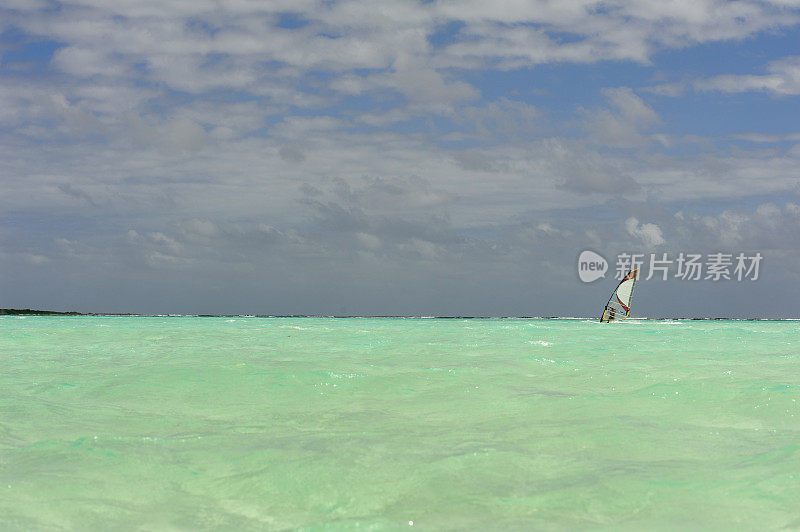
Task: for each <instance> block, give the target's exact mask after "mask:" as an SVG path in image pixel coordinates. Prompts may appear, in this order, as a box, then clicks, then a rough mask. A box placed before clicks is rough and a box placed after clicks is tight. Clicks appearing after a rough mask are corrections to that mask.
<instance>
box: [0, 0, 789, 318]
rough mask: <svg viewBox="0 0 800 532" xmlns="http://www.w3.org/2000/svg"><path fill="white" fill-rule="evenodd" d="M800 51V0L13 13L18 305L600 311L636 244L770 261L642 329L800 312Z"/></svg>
mask: <svg viewBox="0 0 800 532" xmlns="http://www.w3.org/2000/svg"><path fill="white" fill-rule="evenodd" d="M799 37H800V1H798V0H739V1H732V2H724V1H717V0H673V1H669V0H642V1H635V2H632V1H624V2H623V1H615V0H610V1H584V0H538V1H536V0H528V1H525V0H497V1H494V2H486V1H472V0H461V1H455V0H431V1H421V0H407V1H406V0H402V1H401V0H396V1H389V0H387V1H382V2H374V1H365V0H360V1H335V0H291V1H289V0H271V1H270V0H263V1H262V0H258V1H256V0H170V1H162V0H159V1H153V0H115V1H114V2H108V1H100V0H72V1H63V2H57V1H55V0H2V1H1V2H0V58H1V59H0V307H17V308H20V307H33V308H48V309H57V310H79V311H107V312H142V313H258V314H360V315H365V314H393V315H396V314H421V315H433V314H436V315H453V314H458V315H577V316H586V315H597V314H599V313H600V311H601V310H602V306H603V304H604V303H605V299H606V298H607V296H608V294H609V293H610V291H611V290H612V289H613V287H614V285H615V281H614V280H613V274H614V272H613V270H614V262H615V260H616V256H617V254H618V253H620V252H636V253H645V254H649V253H657V254H658V255H659V256H660V255H661V254H662V253H667V254H668V257H669V258H675V257H677V256H678V254H679V253H680V252H686V253H700V254H704V255H705V254H711V253H717V252H723V253H731V254H734V255H736V254H738V253H746V254H748V255H752V254H754V253H756V252H759V253H761V254H762V256H763V260H762V262H761V264H760V275H759V278H758V279H757V280H755V281H752V280H749V281H744V280H743V281H736V280H735V279H733V280H729V281H726V280H724V279H723V280H721V281H719V282H713V281H711V280H700V281H687V280H681V279H675V278H674V277H673V275H674V274H675V273H676V272H675V270H674V269H673V270H670V272H669V273H670V277H672V279H671V280H669V281H662V280H656V279H651V280H649V281H648V280H644V279H643V280H642V281H641V282H640V284H639V287H638V288H637V293H636V299H635V308H634V312H633V313H634V314H635V315H640V316H642V315H643V316H705V315H713V316H773V317H774V316H791V317H796V316H800V303H798V301H800V194H799V193H800V124H799V123H798V118H800V105H798V102H799V101H800V55H798V54H800V48H799V47H798V44H800V38H799ZM584 249H591V250H594V251H596V252H598V253H600V254H601V255H603V256H604V257H606V258H607V259H608V260H609V261H610V262H611V263H612V264H611V265H610V269H611V270H612V271H610V272H609V274H608V276H607V277H606V278H605V279H600V280H598V281H595V282H594V283H591V284H584V283H581V281H580V280H579V279H578V275H577V264H576V262H577V257H578V255H579V253H580V252H581V251H583V250H584ZM645 270H646V268H645ZM645 273H647V272H646V271H645Z"/></svg>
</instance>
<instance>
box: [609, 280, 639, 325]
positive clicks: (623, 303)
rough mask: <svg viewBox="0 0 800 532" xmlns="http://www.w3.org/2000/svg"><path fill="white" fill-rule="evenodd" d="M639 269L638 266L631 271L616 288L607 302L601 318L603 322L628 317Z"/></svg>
mask: <svg viewBox="0 0 800 532" xmlns="http://www.w3.org/2000/svg"><path fill="white" fill-rule="evenodd" d="M638 271H639V269H638V268H636V269H633V270H631V271H629V272H628V275H626V276H625V277H624V278H623V279H622V281H620V283H619V284H618V285H617V288H615V289H614V292H613V293H612V294H611V297H610V298H609V299H608V303H606V308H604V309H603V316H602V317H601V318H600V321H601V322H609V321H617V320H624V319H625V318H627V317H628V315H629V314H630V312H631V300H632V299H633V287H634V286H635V285H636V280H637V279H638V278H639V275H638Z"/></svg>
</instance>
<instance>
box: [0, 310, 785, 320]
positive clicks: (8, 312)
mask: <svg viewBox="0 0 800 532" xmlns="http://www.w3.org/2000/svg"><path fill="white" fill-rule="evenodd" d="M0 316H128V317H140V318H336V319H346V318H384V319H389V318H403V319H417V320H424V319H437V320H596V319H597V317H596V316H583V317H580V316H402V315H396V316H392V315H365V316H356V315H341V316H339V315H324V314H136V313H132V312H77V311H68V312H61V311H57V310H36V309H28V308H26V309H14V308H0ZM629 320H632V321H664V320H675V321H677V320H683V321H800V318H730V317H713V318H712V317H709V318H689V317H678V318H674V317H660V318H650V317H644V316H643V317H635V318H634V317H632V318H629Z"/></svg>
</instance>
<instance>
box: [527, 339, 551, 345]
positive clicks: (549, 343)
mask: <svg viewBox="0 0 800 532" xmlns="http://www.w3.org/2000/svg"><path fill="white" fill-rule="evenodd" d="M528 343H529V344H533V345H541V346H543V347H550V346H551V345H553V343H552V342H545V341H544V340H528Z"/></svg>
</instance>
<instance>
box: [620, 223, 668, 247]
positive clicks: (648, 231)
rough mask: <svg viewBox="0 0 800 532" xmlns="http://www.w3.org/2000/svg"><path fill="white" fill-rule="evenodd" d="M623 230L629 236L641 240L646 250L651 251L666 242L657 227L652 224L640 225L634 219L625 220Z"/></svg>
mask: <svg viewBox="0 0 800 532" xmlns="http://www.w3.org/2000/svg"><path fill="white" fill-rule="evenodd" d="M625 230H626V231H627V232H628V234H629V235H631V236H633V237H636V238H638V239H639V240H641V242H642V244H644V246H645V248H647V249H652V248H654V247H655V246H659V245H661V244H664V243H665V242H666V241H665V240H664V235H663V234H662V233H661V228H660V227H659V226H657V225H656V224H653V223H644V224H640V223H639V220H637V219H636V218H634V217H630V218H628V219H627V220H625Z"/></svg>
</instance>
